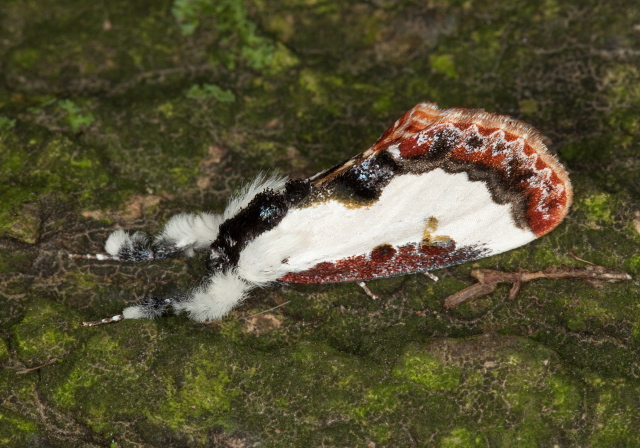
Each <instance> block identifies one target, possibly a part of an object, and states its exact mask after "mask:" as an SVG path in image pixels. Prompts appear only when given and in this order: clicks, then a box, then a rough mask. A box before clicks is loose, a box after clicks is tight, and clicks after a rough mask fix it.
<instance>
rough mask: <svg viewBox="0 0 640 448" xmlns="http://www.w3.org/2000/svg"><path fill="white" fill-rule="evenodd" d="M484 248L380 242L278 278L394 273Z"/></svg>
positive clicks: (332, 279)
mask: <svg viewBox="0 0 640 448" xmlns="http://www.w3.org/2000/svg"><path fill="white" fill-rule="evenodd" d="M485 252H486V251H485V250H484V249H482V248H479V247H462V248H459V249H458V248H456V247H455V244H453V243H452V242H451V243H447V244H443V245H432V246H425V245H422V244H407V245H405V246H401V247H396V248H394V247H393V246H391V245H390V244H383V245H380V246H377V247H376V248H375V249H374V250H373V251H372V252H371V253H370V254H364V255H356V256H353V257H348V258H344V259H341V260H337V261H333V262H323V263H318V264H317V265H315V266H314V267H312V268H311V269H308V270H306V271H303V272H297V273H289V274H287V275H285V276H283V277H282V278H280V279H279V280H280V281H284V282H288V283H341V282H353V281H362V280H370V279H374V278H383V277H393V276H396V275H404V274H410V273H412V272H419V271H429V270H432V269H440V268H444V267H446V266H451V265H454V264H462V263H466V262H468V261H472V260H476V259H478V258H482V257H483V256H484V254H485Z"/></svg>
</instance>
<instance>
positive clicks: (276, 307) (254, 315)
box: [242, 300, 291, 320]
mask: <svg viewBox="0 0 640 448" xmlns="http://www.w3.org/2000/svg"><path fill="white" fill-rule="evenodd" d="M289 302H291V300H287V301H286V302H284V303H281V304H280V305H276V306H274V307H273V308H269V309H268V310H264V311H260V312H259V313H256V314H252V315H251V316H247V317H243V318H242V319H244V320H249V319H251V318H252V317H256V316H259V315H261V314H265V313H268V312H270V311H273V310H276V309H278V308H280V307H281V306H285V305H286V304H287V303H289Z"/></svg>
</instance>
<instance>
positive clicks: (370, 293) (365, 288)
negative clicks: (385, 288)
mask: <svg viewBox="0 0 640 448" xmlns="http://www.w3.org/2000/svg"><path fill="white" fill-rule="evenodd" d="M357 285H358V286H359V287H361V288H362V290H363V291H364V293H365V294H366V295H368V296H369V297H371V298H372V299H373V300H378V299H379V298H380V296H377V295H375V294H374V293H373V291H371V290H370V289H369V287H368V286H367V284H366V283H365V282H357Z"/></svg>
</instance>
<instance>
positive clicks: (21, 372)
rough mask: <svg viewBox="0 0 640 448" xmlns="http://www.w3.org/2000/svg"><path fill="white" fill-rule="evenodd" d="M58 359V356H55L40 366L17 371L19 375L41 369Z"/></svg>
mask: <svg viewBox="0 0 640 448" xmlns="http://www.w3.org/2000/svg"><path fill="white" fill-rule="evenodd" d="M56 361H58V358H53V359H50V360H49V361H47V362H45V363H44V364H42V365H40V366H37V367H31V368H29V369H22V370H18V371H17V372H16V373H17V374H18V375H24V374H25V373H29V372H33V371H34V370H39V369H42V368H43V367H46V366H49V365H51V364H53V363H54V362H56Z"/></svg>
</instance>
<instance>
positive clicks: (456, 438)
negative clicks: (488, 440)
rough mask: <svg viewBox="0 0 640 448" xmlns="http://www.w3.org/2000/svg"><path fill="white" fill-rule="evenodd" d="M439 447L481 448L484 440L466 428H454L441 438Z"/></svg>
mask: <svg viewBox="0 0 640 448" xmlns="http://www.w3.org/2000/svg"><path fill="white" fill-rule="evenodd" d="M439 446H440V447H442V448H455V447H461V448H462V447H464V448H472V447H481V446H485V439H484V438H483V437H482V436H480V435H478V434H477V433H475V432H473V431H471V430H469V429H467V428H455V429H453V430H452V431H450V432H449V434H447V435H445V436H444V437H442V439H441V441H440V444H439Z"/></svg>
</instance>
